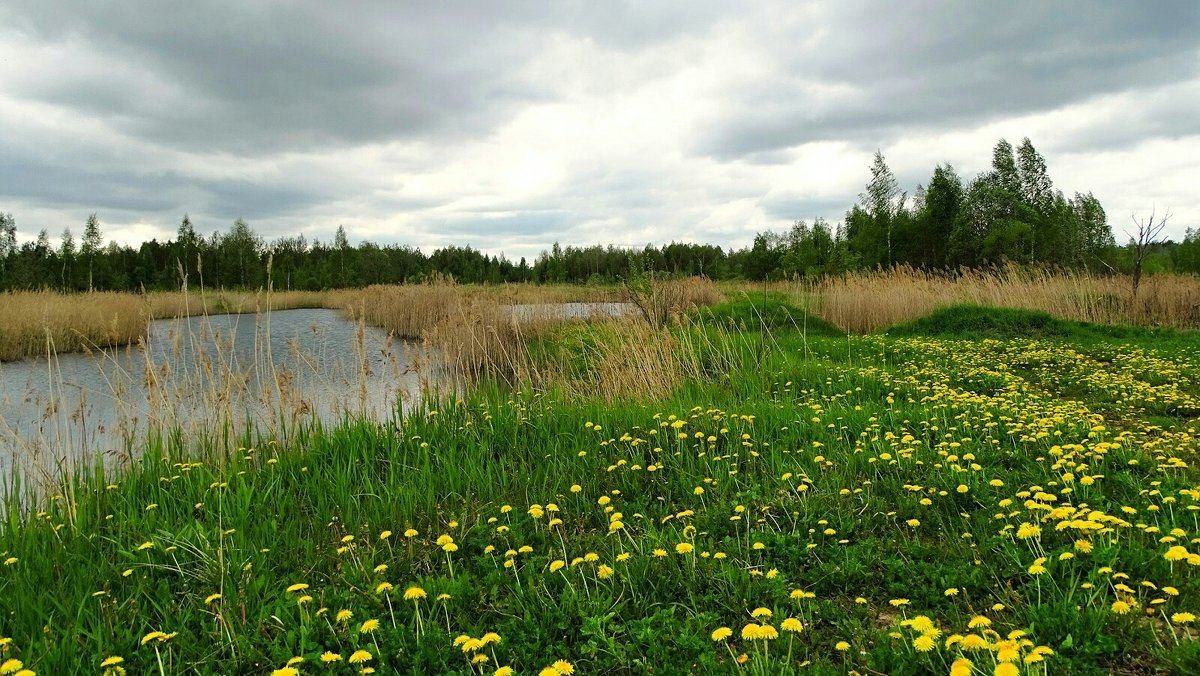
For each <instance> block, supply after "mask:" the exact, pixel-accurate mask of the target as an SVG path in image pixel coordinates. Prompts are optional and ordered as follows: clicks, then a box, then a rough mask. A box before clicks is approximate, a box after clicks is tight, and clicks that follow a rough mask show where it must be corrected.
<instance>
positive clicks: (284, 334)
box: [0, 309, 428, 478]
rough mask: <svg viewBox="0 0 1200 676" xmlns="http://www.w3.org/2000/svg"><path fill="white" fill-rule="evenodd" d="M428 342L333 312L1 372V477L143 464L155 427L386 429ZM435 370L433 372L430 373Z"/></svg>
mask: <svg viewBox="0 0 1200 676" xmlns="http://www.w3.org/2000/svg"><path fill="white" fill-rule="evenodd" d="M422 355H423V351H422V349H421V347H420V345H419V344H417V343H414V342H407V341H399V340H393V339H391V338H389V336H388V335H387V334H386V333H385V332H384V331H383V330H381V329H378V328H375V327H371V326H365V325H363V324H360V323H356V322H353V321H350V320H348V319H346V318H345V317H344V316H343V315H342V314H340V313H339V312H336V311H334V310H319V309H318V310H285V311H276V312H272V313H269V314H261V315H253V314H241V315H216V316H210V317H193V318H189V319H171V320H158V321H154V322H152V323H151V326H150V329H149V337H148V339H147V341H146V344H145V345H143V346H134V347H128V348H124V347H123V348H111V349H106V350H102V351H96V352H93V353H91V354H63V355H58V356H56V357H54V358H52V359H46V358H40V359H27V360H23V361H18V362H10V363H2V364H0V477H4V478H7V477H9V476H10V472H11V470H12V469H13V468H15V467H20V468H22V470H23V472H24V473H25V474H27V475H29V474H32V475H34V477H33V478H37V477H38V476H41V477H43V478H45V477H52V476H54V475H56V474H58V472H59V471H61V469H62V468H64V467H70V466H71V465H72V464H73V463H74V462H76V461H78V460H80V459H84V460H85V461H91V460H92V459H94V458H96V457H97V455H98V454H99V455H101V456H103V457H104V459H105V463H106V464H108V465H110V466H111V465H114V464H117V465H119V464H125V463H128V462H130V461H131V460H132V459H133V458H134V457H136V455H137V452H136V451H135V450H133V449H134V448H135V447H136V440H138V439H144V438H145V435H146V433H147V430H149V429H160V430H174V429H179V430H181V431H182V432H184V433H185V435H186V436H187V438H188V439H189V441H194V440H195V438H196V437H201V438H203V437H205V436H206V435H208V436H209V438H210V439H213V438H218V437H219V435H222V434H224V433H226V432H227V431H228V432H230V433H232V434H235V435H236V434H239V433H241V432H243V431H245V430H246V429H247V426H248V425H249V426H253V427H254V428H255V429H257V430H258V431H260V432H265V433H269V434H277V433H284V432H286V431H287V430H289V429H296V427H297V426H299V425H302V424H305V423H310V422H312V421H315V420H320V421H323V422H332V421H336V420H339V419H341V418H342V417H343V416H346V415H365V416H367V417H371V418H374V419H380V420H386V419H388V417H389V416H391V415H393V414H394V412H395V411H397V410H403V408H404V407H405V406H406V405H407V402H411V401H414V400H415V399H416V398H417V397H418V396H419V395H420V393H421V392H422V391H423V388H424V387H425V386H426V384H427V382H426V381H425V379H424V378H423V376H422V373H421V371H422V370H423V369H425V366H426V365H425V364H424V363H423V361H422ZM425 370H428V369H425Z"/></svg>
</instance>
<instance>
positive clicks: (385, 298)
mask: <svg viewBox="0 0 1200 676" xmlns="http://www.w3.org/2000/svg"><path fill="white" fill-rule="evenodd" d="M481 288H482V287H462V286H459V285H457V284H454V283H453V282H446V281H439V282H434V283H430V284H415V285H404V286H392V285H389V286H370V287H367V288H366V289H364V290H362V291H361V292H358V293H356V294H347V295H346V296H345V297H344V298H343V302H345V303H346V304H345V305H344V306H343V309H344V310H345V311H346V312H347V313H348V314H349V315H350V316H351V317H353V318H355V319H361V320H363V321H365V322H366V323H368V324H372V325H374V326H378V327H381V328H383V329H384V330H385V331H388V332H390V333H392V334H393V335H396V336H397V337H400V338H406V339H414V340H421V341H423V342H424V344H425V347H426V349H427V350H428V351H429V352H430V353H431V358H433V359H434V360H435V361H436V362H437V364H438V365H439V366H440V367H441V368H443V369H445V370H447V371H448V372H449V374H450V375H451V376H452V377H454V378H459V377H461V378H468V379H472V378H475V377H478V376H479V375H480V374H482V373H485V372H487V373H490V374H492V375H496V376H499V377H501V378H509V379H512V378H515V377H516V376H517V375H518V374H525V373H528V372H529V370H530V368H529V363H530V362H529V358H528V352H527V348H526V342H527V340H529V339H530V338H531V337H533V336H536V335H541V334H542V333H543V332H544V331H546V330H548V329H549V327H550V326H552V325H554V324H557V323H560V322H561V321H564V319H563V318H562V317H556V316H553V315H548V314H547V315H534V316H532V317H530V316H526V317H523V318H518V317H517V316H516V315H515V314H514V313H513V312H512V311H511V310H510V308H509V303H501V302H499V300H500V299H501V298H503V299H505V300H511V297H509V298H505V297H504V296H502V295H498V294H496V293H495V292H493V291H490V290H489V291H483V292H481V291H480V289H481ZM523 298H525V299H529V298H530V295H528V294H526V295H524V296H523Z"/></svg>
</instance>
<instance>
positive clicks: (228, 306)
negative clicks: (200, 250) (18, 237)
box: [0, 291, 353, 361]
mask: <svg viewBox="0 0 1200 676" xmlns="http://www.w3.org/2000/svg"><path fill="white" fill-rule="evenodd" d="M346 293H347V292H309V291H288V292H283V293H266V292H261V291H260V292H229V291H206V292H204V293H196V292H188V293H185V292H182V291H172V292H154V293H147V294H137V293H122V292H115V291H105V292H93V293H71V294H67V293H58V292H55V291H8V292H4V293H0V361H12V360H15V359H22V358H24V357H31V356H37V355H45V354H47V353H48V351H49V352H54V353H65V352H84V351H88V350H91V349H93V348H97V347H109V346H113V345H130V344H133V343H136V342H137V341H138V340H141V339H145V337H146V331H147V329H148V322H149V321H150V320H152V319H170V318H175V317H188V316H192V317H194V316H201V315H216V314H237V313H258V312H265V311H267V310H272V311H273V310H291V309H296V308H320V307H331V308H340V307H342V306H344V305H345V304H346V295H345V294H346ZM350 293H353V292H350Z"/></svg>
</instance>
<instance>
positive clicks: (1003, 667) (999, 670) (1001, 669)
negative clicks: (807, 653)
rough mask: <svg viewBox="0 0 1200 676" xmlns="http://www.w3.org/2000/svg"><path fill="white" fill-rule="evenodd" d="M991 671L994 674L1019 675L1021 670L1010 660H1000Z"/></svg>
mask: <svg viewBox="0 0 1200 676" xmlns="http://www.w3.org/2000/svg"><path fill="white" fill-rule="evenodd" d="M992 673H993V674H994V675H995V676H1020V674H1021V670H1020V669H1019V668H1017V665H1015V664H1013V663H1012V662H1001V663H999V664H997V665H996V670H995V671H993V672H992Z"/></svg>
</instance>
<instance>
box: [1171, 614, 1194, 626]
mask: <svg viewBox="0 0 1200 676" xmlns="http://www.w3.org/2000/svg"><path fill="white" fill-rule="evenodd" d="M1171 621H1172V622H1174V623H1175V624H1188V623H1191V622H1195V621H1196V616H1195V615H1193V614H1191V613H1175V614H1174V615H1171Z"/></svg>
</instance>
